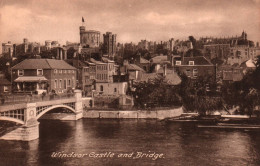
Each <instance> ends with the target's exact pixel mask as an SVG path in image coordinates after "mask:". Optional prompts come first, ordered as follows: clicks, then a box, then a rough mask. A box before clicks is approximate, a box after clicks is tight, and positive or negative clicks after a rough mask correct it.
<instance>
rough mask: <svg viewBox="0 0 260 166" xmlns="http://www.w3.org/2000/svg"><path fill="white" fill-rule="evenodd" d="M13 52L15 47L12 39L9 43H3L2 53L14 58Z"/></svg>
mask: <svg viewBox="0 0 260 166" xmlns="http://www.w3.org/2000/svg"><path fill="white" fill-rule="evenodd" d="M13 52H14V47H13V44H12V43H11V42H10V41H8V42H7V43H2V54H3V55H4V56H5V57H6V58H12V57H13Z"/></svg>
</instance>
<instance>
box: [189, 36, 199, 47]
mask: <svg viewBox="0 0 260 166" xmlns="http://www.w3.org/2000/svg"><path fill="white" fill-rule="evenodd" d="M189 41H190V42H191V43H192V46H193V48H197V47H196V46H197V45H196V43H197V42H196V39H195V38H194V37H193V36H189Z"/></svg>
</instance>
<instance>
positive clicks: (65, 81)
mask: <svg viewBox="0 0 260 166" xmlns="http://www.w3.org/2000/svg"><path fill="white" fill-rule="evenodd" d="M64 89H67V80H64Z"/></svg>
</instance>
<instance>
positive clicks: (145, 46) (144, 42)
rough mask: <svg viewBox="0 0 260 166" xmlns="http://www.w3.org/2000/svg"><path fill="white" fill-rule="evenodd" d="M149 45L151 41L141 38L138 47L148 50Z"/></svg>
mask: <svg viewBox="0 0 260 166" xmlns="http://www.w3.org/2000/svg"><path fill="white" fill-rule="evenodd" d="M148 46H149V42H148V41H147V40H141V41H140V42H139V43H138V45H137V47H138V48H139V49H143V50H148Z"/></svg>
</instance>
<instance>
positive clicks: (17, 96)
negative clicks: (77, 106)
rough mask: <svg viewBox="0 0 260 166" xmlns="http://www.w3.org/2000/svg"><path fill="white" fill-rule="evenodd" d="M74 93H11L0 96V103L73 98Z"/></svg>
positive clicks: (8, 103)
mask: <svg viewBox="0 0 260 166" xmlns="http://www.w3.org/2000/svg"><path fill="white" fill-rule="evenodd" d="M73 97H74V94H47V95H24V94H22V95H21V94H12V95H5V96H2V97H0V100H1V101H0V105H10V104H16V103H31V102H39V101H50V100H60V99H67V98H73Z"/></svg>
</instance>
